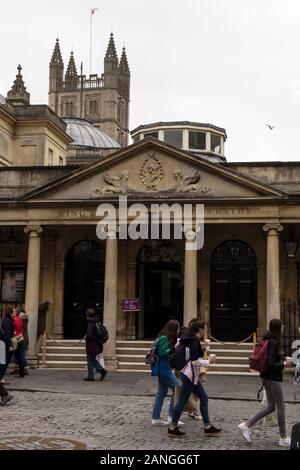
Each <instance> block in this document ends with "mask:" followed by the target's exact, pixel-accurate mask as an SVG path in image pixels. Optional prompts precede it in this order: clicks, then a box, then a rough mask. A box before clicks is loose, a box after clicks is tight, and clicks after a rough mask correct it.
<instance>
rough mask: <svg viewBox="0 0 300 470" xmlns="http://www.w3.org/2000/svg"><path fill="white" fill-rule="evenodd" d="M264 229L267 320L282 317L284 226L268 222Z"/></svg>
mask: <svg viewBox="0 0 300 470" xmlns="http://www.w3.org/2000/svg"><path fill="white" fill-rule="evenodd" d="M263 230H264V231H265V232H267V279H266V288H267V289H266V320H267V325H266V327H267V328H268V327H269V322H270V320H272V318H280V252H279V232H282V230H283V227H282V225H280V224H266V225H264V227H263Z"/></svg>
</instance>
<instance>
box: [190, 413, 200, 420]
mask: <svg viewBox="0 0 300 470" xmlns="http://www.w3.org/2000/svg"><path fill="white" fill-rule="evenodd" d="M188 416H189V417H190V418H193V419H199V420H202V416H200V415H198V413H197V411H190V412H189V413H188Z"/></svg>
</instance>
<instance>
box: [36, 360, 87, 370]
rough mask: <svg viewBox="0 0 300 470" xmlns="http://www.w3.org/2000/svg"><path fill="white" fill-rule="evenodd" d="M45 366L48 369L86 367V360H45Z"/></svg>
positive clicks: (82, 368) (81, 368)
mask: <svg viewBox="0 0 300 470" xmlns="http://www.w3.org/2000/svg"><path fill="white" fill-rule="evenodd" d="M45 365H46V367H47V368H49V369H66V370H68V369H80V370H85V369H86V361H52V360H51V361H47V362H46V364H45Z"/></svg>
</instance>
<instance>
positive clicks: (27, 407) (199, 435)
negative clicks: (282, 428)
mask: <svg viewBox="0 0 300 470" xmlns="http://www.w3.org/2000/svg"><path fill="white" fill-rule="evenodd" d="M152 405H153V397H147V396H146V397H145V396H116V395H110V396H108V395H83V394H61V393H49V392H46V393H41V392H35V393H30V392H14V400H13V401H12V402H10V404H8V405H7V406H5V407H3V408H1V409H0V419H1V431H0V449H3V448H16V449H44V448H53V449H73V448H87V449H98V450H117V449H123V450H125V449H128V450H134V449H141V450H151V449H154V450H155V449H157V450H200V449H203V450H204V449H255V450H256V449H261V450H266V449H270V450H276V449H278V450H280V447H278V445H277V443H278V439H279V435H278V428H277V427H269V426H267V425H266V424H265V423H262V422H261V423H259V424H258V425H257V426H255V427H254V428H253V444H252V445H249V444H247V443H246V442H245V440H244V439H243V437H242V436H241V434H240V433H239V431H238V429H237V425H238V424H239V423H240V422H241V420H242V419H243V418H245V419H246V418H247V417H249V416H250V415H251V414H254V413H255V412H256V411H257V410H258V408H259V406H260V404H259V403H257V402H247V401H243V402H242V401H236V400H230V401H228V400H227V401H224V400H211V401H210V415H211V419H212V421H213V423H214V424H216V425H220V426H221V427H222V428H223V429H224V433H223V435H222V436H220V437H218V438H207V437H205V436H204V435H203V430H202V422H201V421H196V422H195V421H194V420H192V419H190V418H189V417H188V416H187V414H183V416H182V419H183V420H184V422H185V430H186V436H184V437H183V438H180V439H170V438H169V436H168V435H167V428H166V427H158V426H152V425H151V410H152ZM167 406H168V403H167V400H165V404H164V409H163V416H164V417H166V416H167V411H168V408H167ZM286 412H287V425H288V431H289V432H290V430H291V427H292V425H293V424H294V423H295V422H298V421H300V407H299V405H297V404H287V405H286ZM20 416H22V425H21V426H20Z"/></svg>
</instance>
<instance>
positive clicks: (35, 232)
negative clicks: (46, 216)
mask: <svg viewBox="0 0 300 470" xmlns="http://www.w3.org/2000/svg"><path fill="white" fill-rule="evenodd" d="M24 232H25V233H28V235H29V244H28V260H27V275H26V291H25V310H26V312H28V314H29V315H30V316H29V322H28V335H29V353H28V359H29V360H30V359H31V360H35V359H36V354H37V351H36V342H37V337H36V336H37V327H38V308H39V291H40V258H41V238H40V234H41V233H42V232H43V229H42V227H39V226H36V225H32V226H30V225H29V226H28V227H26V228H25V229H24Z"/></svg>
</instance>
